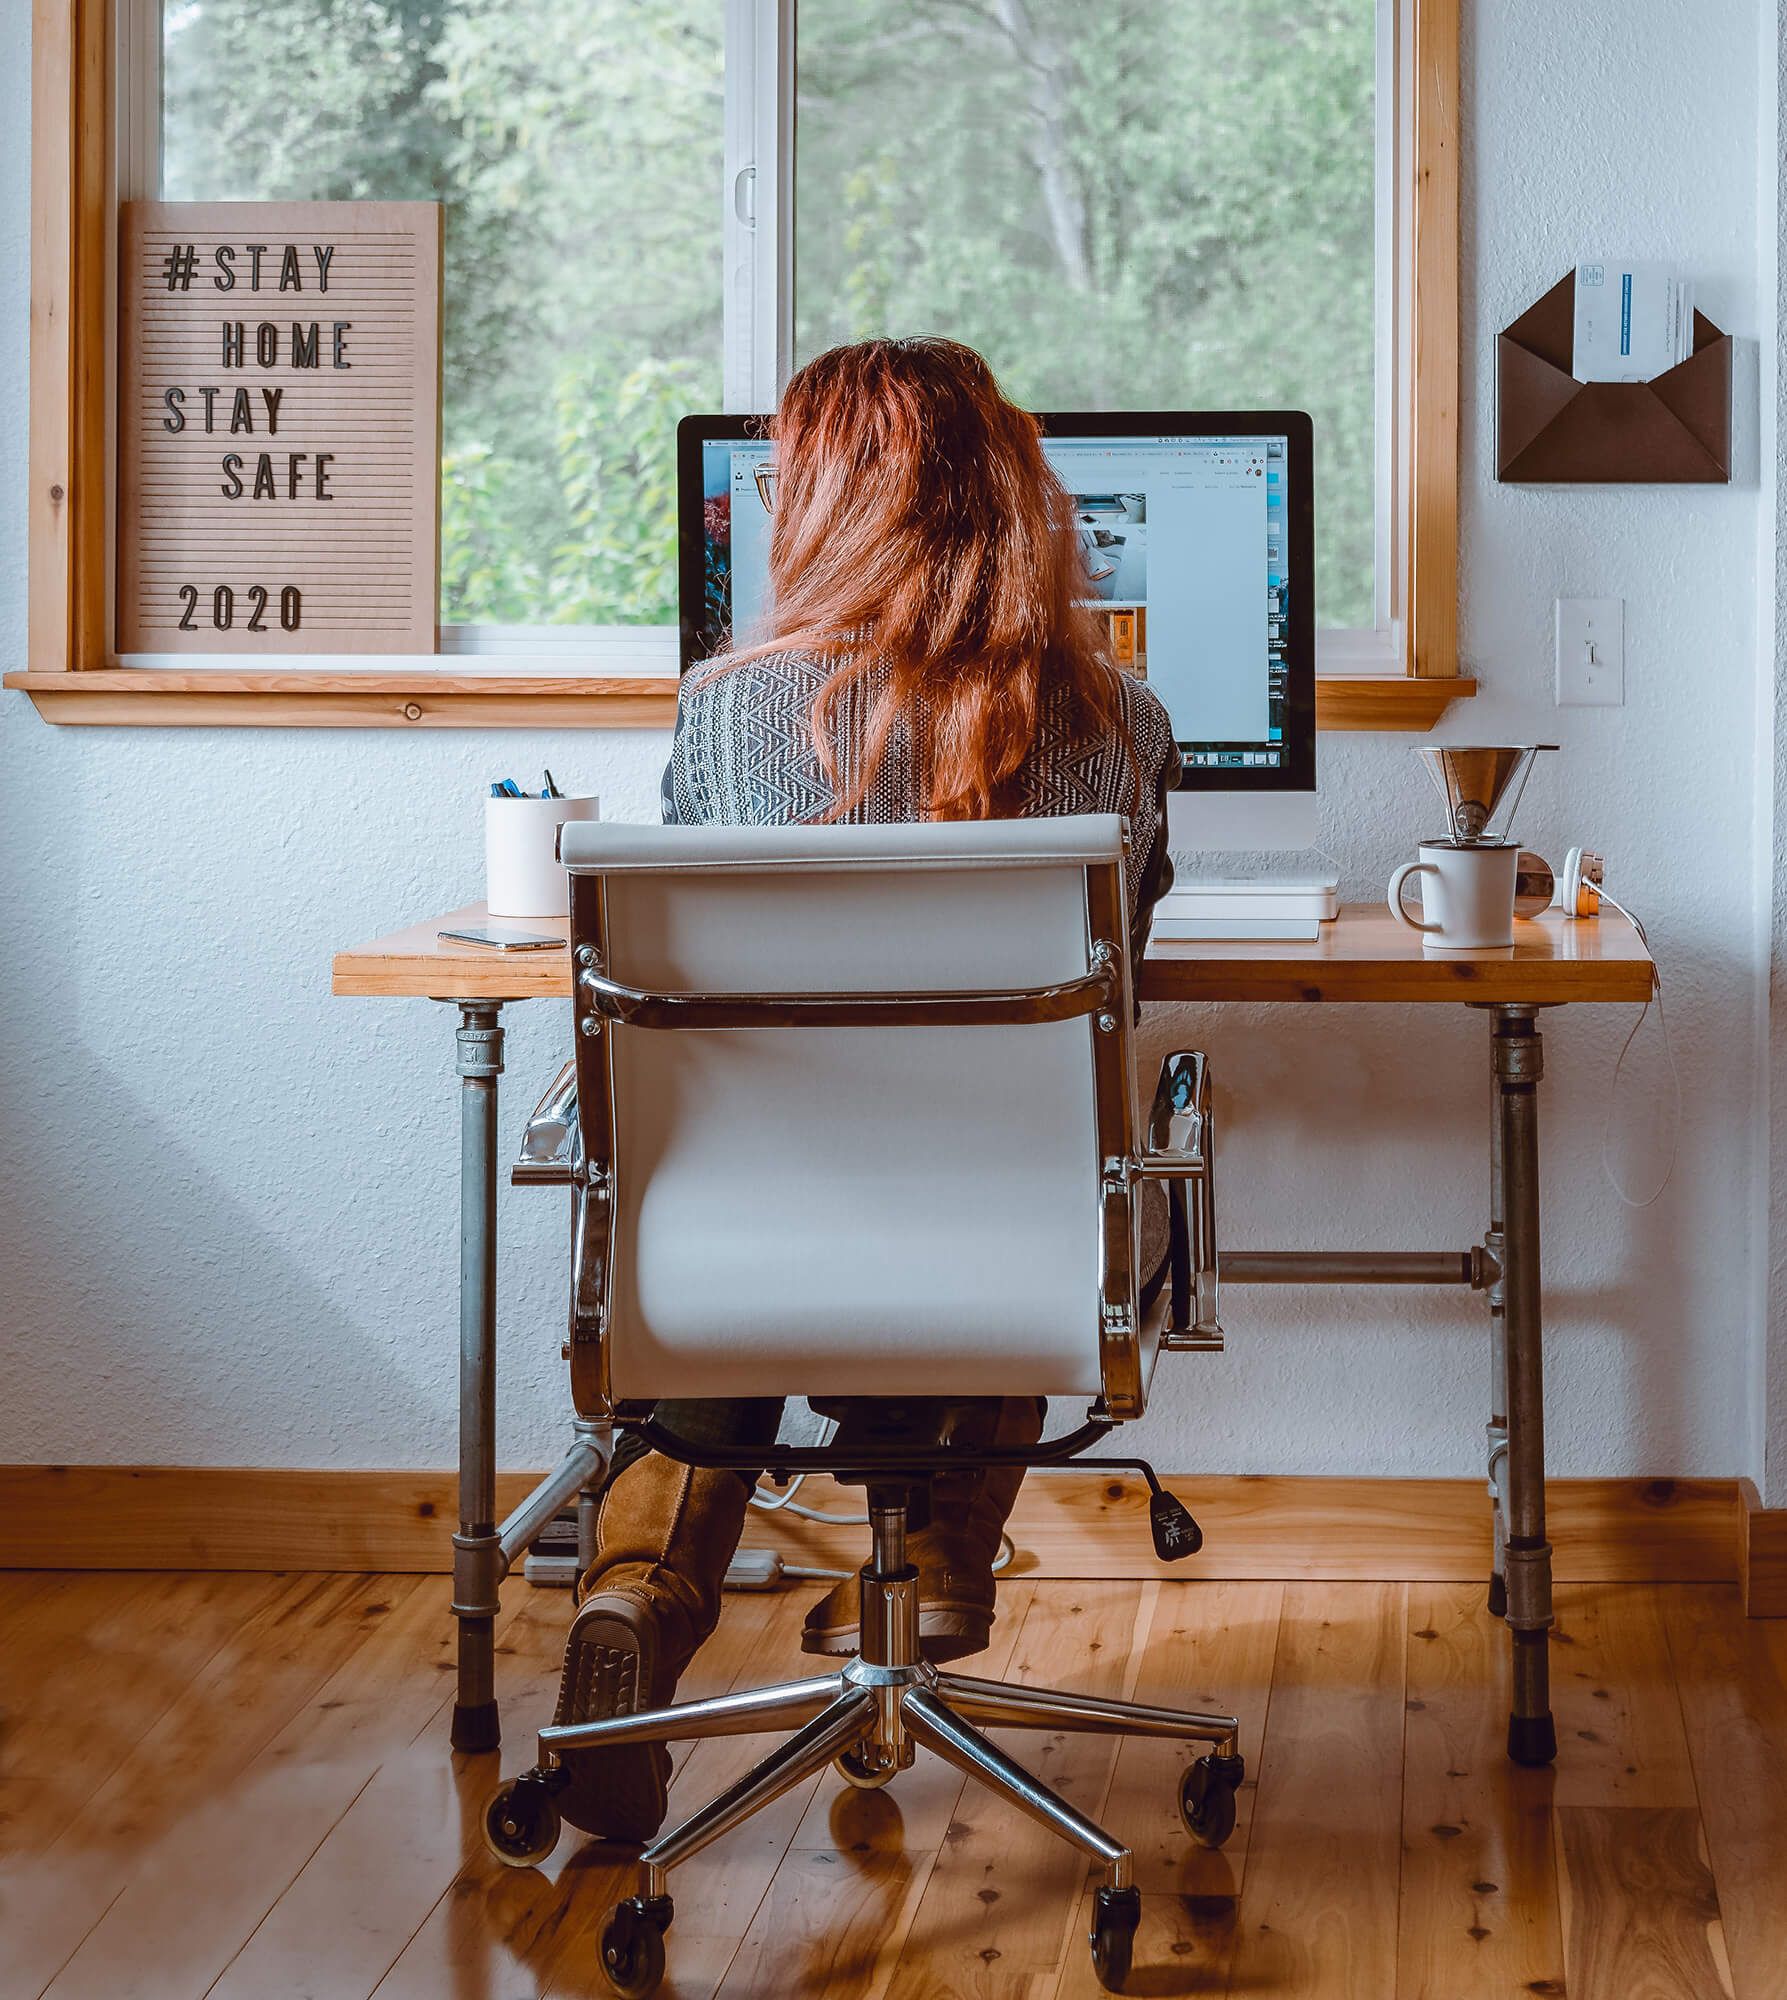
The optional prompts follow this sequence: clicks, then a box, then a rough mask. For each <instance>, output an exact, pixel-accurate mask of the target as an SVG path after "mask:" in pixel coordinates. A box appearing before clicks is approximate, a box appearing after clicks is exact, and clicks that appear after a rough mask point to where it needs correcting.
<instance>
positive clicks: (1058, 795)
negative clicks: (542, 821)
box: [663, 653, 1179, 973]
mask: <svg viewBox="0 0 1787 2000" xmlns="http://www.w3.org/2000/svg"><path fill="white" fill-rule="evenodd" d="M828 672H829V668H828V667H827V665H826V663H825V662H824V661H822V660H819V659H815V658H813V657H812V656H811V655H808V654H803V653H774V654H770V655H768V656H766V657H765V658H762V659H758V660H751V661H748V662H747V663H746V664H745V665H744V666H742V667H735V668H733V669H731V670H730V671H729V672H726V673H723V674H717V675H705V676H704V675H703V674H702V673H701V672H700V671H699V670H697V671H696V672H694V673H691V674H690V675H688V676H687V678H685V680H684V681H683V685H682V693H681V698H680V700H679V701H678V703H677V711H676V739H675V743H674V745H673V746H672V749H671V754H670V763H669V766H668V768H667V769H666V770H665V773H664V785H663V801H664V821H665V824H666V825H718V826H795V825H802V824H808V823H812V822H814V821H817V820H819V819H821V818H822V817H823V816H824V815H825V814H826V813H827V812H828V811H829V810H830V809H831V806H832V804H833V801H834V797H835V794H834V793H833V790H832V787H831V785H830V783H829V782H828V780H827V778H826V775H825V771H824V767H823V766H822V765H821V764H820V762H819V757H818V753H817V752H816V751H815V749H814V747H813V733H812V713H813V701H814V698H815V697H816V696H817V694H818V692H819V689H820V687H821V686H822V685H823V683H824V681H825V679H826V677H827V674H828ZM883 684H884V683H883V677H882V675H880V674H877V673H870V674H867V675H864V676H862V677H861V678H860V679H859V680H858V681H856V682H855V683H854V684H853V686H852V687H851V689H850V690H849V691H848V692H847V693H846V695H845V697H844V699H843V700H842V701H841V702H840V703H839V705H838V709H837V711H836V731H837V759H838V764H839V767H840V776H841V777H842V778H843V780H844V783H845V786H846V789H849V788H851V787H852V784H853V780H854V778H855V774H856V771H857V769H858V767H859V760H860V757H861V754H862V747H863V744H864V741H865V739H866V736H867V730H868V721H869V716H870V714H871V712H872V710H873V707H874V703H875V698H876V696H877V695H878V694H879V693H880V691H881V687H882V685H883ZM1123 722H1124V726H1125V729H1126V730H1127V732H1128V737H1129V742H1128V743H1125V741H1124V740H1123V737H1122V736H1121V735H1120V734H1119V733H1117V732H1116V731H1112V732H1110V733H1109V734H1107V735H1104V736H1101V737H1096V738H1090V739H1088V738H1084V737H1076V735H1075V733H1074V731H1073V730H1072V728H1071V727H1070V726H1069V718H1068V714H1067V703H1066V702H1065V700H1059V699H1058V700H1056V701H1055V702H1054V703H1052V704H1051V705H1050V706H1049V707H1048V708H1045V711H1044V714H1043V721H1042V728H1041V731H1040V733H1039V734H1038V736H1037V740H1036V745H1035V748H1034V749H1033V750H1032V752H1031V754H1030V757H1029V760H1028V761H1027V762H1026V764H1025V765H1024V768H1023V770H1022V772H1021V773H1020V774H1019V778H1018V784H1017V791H1018V796H1019V799H1020V801H1021V803H1020V805H1019V808H1018V815H1017V816H1018V817H1019V818H1021V819H1044V818H1055V817H1059V816H1061V815H1063V814H1068V813H1103V812H1115V813H1122V814H1124V815H1125V816H1126V817H1127V818H1128V820H1129V823H1130V834H1131V842H1130V849H1129V856H1128V860H1127V862H1126V877H1127V887H1128V890H1129V917H1130V943H1131V948H1132V951H1133V954H1134V958H1135V964H1136V969H1137V971H1138V973H1139V971H1140V967H1141V955H1142V951H1143V948H1144V946H1145V945H1146V943H1147V935H1148V924H1149V920H1150V918H1151V917H1152V915H1153V912H1154V905H1155V903H1156V902H1158V901H1159V899H1160V898H1161V897H1162V896H1163V895H1165V893H1166V892H1167V890H1168V889H1169V888H1170V887H1171V886H1172V880H1173V869H1172V863H1171V861H1170V860H1169V858H1168V855H1167V826H1166V799H1167V793H1168V792H1169V791H1170V790H1171V789H1172V787H1173V785H1174V783H1175V781H1176V780H1177V778H1178V775H1179V752H1178V749H1177V746H1176V745H1175V744H1174V742H1173V730H1172V724H1171V723H1170V722H1169V721H1168V719H1167V713H1166V710H1165V708H1164V707H1163V706H1162V704H1161V701H1160V697H1159V696H1158V695H1156V694H1155V693H1154V691H1153V690H1152V689H1151V688H1149V687H1148V686H1147V685H1146V683H1144V682H1142V681H1139V680H1136V679H1134V678H1132V677H1131V676H1129V675H1125V676H1124V677H1123ZM1131 746H1133V749H1134V757H1133V760H1132V758H1131V755H1130V749H1131ZM843 817H844V818H845V819H847V820H850V821H860V822H868V823H873V824H882V823H886V822H900V821H908V820H920V819H923V818H924V817H925V799H924V789H923V784H922V780H921V776H920V773H919V772H918V770H917V768H916V765H915V760H914V757H913V754H912V743H911V739H910V736H909V734H908V732H907V731H906V730H905V729H904V728H903V727H902V728H899V729H896V730H895V731H894V733H893V734H892V736H891V737H890V738H889V740H888V745H887V752H886V755H885V756H884V757H883V759H882V762H881V767H880V769H879V770H878V771H877V772H876V774H875V779H874V782H873V783H872V784H871V785H870V786H869V788H868V791H867V792H866V793H865V795H864V796H863V798H862V799H861V801H860V802H859V803H858V804H857V805H856V806H855V807H853V808H852V809H851V811H850V812H848V813H847V814H845V815H843Z"/></svg>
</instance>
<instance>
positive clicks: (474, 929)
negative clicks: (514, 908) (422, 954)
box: [439, 924, 565, 951]
mask: <svg viewBox="0 0 1787 2000" xmlns="http://www.w3.org/2000/svg"><path fill="white" fill-rule="evenodd" d="M439 935H440V941H441V943H442V944H476V945H482V946H483V947H484V948H485V949H486V950H487V951H563V950H564V948H565V940H564V939H563V938H562V937H542V936H541V935H540V933H539V932H538V931H524V930H521V929H519V928H517V926H516V925H514V924H474V925H472V926H470V927H468V928H467V929H465V930H462V931H442V932H440V934H439Z"/></svg>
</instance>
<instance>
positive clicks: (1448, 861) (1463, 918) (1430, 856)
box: [1389, 840, 1520, 951]
mask: <svg viewBox="0 0 1787 2000" xmlns="http://www.w3.org/2000/svg"><path fill="white" fill-rule="evenodd" d="M1419 853H1420V859H1419V860H1417V861H1405V862H1404V863H1403V864H1402V866H1401V867H1400V868H1398V869H1397V871H1396V873H1395V874H1394V875H1392V876H1391V877H1390V891H1389V904H1390V914H1391V915H1392V916H1393V917H1395V918H1396V920H1397V921H1398V922H1399V923H1404V924H1407V925H1408V927H1409V929H1410V930H1412V931H1419V932H1420V933H1421V941H1422V943H1423V944H1426V945H1431V946H1433V947H1434V949H1436V950H1439V951H1487V950H1493V949H1494V948H1495V947H1496V946H1498V945H1509V944H1512V943H1513V942H1514V884H1515V879H1516V877H1517V875H1518V873H1519V868H1520V849H1519V848H1518V847H1517V846H1515V845H1514V844H1513V843H1512V842H1510V843H1509V844H1508V845H1507V846H1505V847H1503V846H1487V845H1486V846H1481V847H1460V846H1458V845H1456V844H1455V843H1453V842H1452V841H1449V840H1424V841H1422V842H1421V845H1420V850H1419ZM1411 876H1420V877H1421V878H1422V882H1421V916H1422V918H1423V919H1424V920H1425V921H1422V922H1417V921H1416V919H1415V918H1413V917H1411V916H1410V915H1409V913H1408V911H1407V910H1406V909H1404V908H1403V903H1402V885H1403V884H1404V883H1405V882H1406V881H1408V879H1409V878H1410V877H1411Z"/></svg>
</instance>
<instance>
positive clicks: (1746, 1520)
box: [1737, 1479, 1787, 1618]
mask: <svg viewBox="0 0 1787 2000" xmlns="http://www.w3.org/2000/svg"><path fill="white" fill-rule="evenodd" d="M1737 1505H1738V1515H1739V1520H1738V1545H1737V1578H1738V1582H1739V1583H1740V1584H1741V1585H1742V1586H1743V1593H1744V1609H1745V1610H1746V1611H1747V1612H1748V1613H1749V1614H1750V1616H1751V1617H1752V1618H1787V1507H1765V1506H1763V1504H1762V1495H1761V1494H1760V1493H1758V1492H1757V1491H1756V1486H1755V1482H1754V1481H1753V1480H1749V1479H1740V1480H1739V1481H1738V1482H1737Z"/></svg>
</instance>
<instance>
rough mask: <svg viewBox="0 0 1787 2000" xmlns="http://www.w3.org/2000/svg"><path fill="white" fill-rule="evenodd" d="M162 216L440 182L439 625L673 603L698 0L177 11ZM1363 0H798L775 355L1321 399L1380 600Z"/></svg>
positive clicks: (1338, 607) (1352, 585) (1227, 402)
mask: <svg viewBox="0 0 1787 2000" xmlns="http://www.w3.org/2000/svg"><path fill="white" fill-rule="evenodd" d="M166 4H167V17H166V18H167V31H166V49H167V59H166V114H165V126H166V170H165V183H164V184H165V189H166V192H167V194H168V195H169V196H170V197H171V198H176V199H179V198H191V199H224V198H229V197H240V198H256V199H298V198H307V197H308V198H317V197H321V198H338V199H339V198H369V197H385V198H388V199H438V200H441V201H444V202H445V203H446V204H447V217H448V219H447V263H446V297H447V315H446V330H445V348H446V361H445V369H446V373H445V396H444V408H443V428H444V433H445V450H444V456H443V463H442V479H443V484H442V499H441V516H442V539H443V547H442V575H443V583H442V616H443V617H444V618H445V619H447V620H449V621H454V622H460V621H471V620H487V621H493V622H514V623H522V622H540V621H542V620H548V621H551V622H554V623H564V624H575V623H632V622H646V623H660V622H664V621H666V620H669V619H672V618H674V616H675V612H676V567H675V463H674V435H675V423H676V419H677V417H678V416H680V415H682V414H683V413H684V412H685V411H687V410H690V409H697V408H703V407H706V408H714V407H717V405H718V402H719V391H720V337H721V328H720V318H721V256H720V205H721V197H722V189H721V126H722V109H723V99H722V46H721V25H722V8H721V5H720V0H166ZM1374 18H1375V6H1374V4H1373V0H1109V4H1107V5H1105V6H1102V7H1099V8H1093V9H1087V8H1083V7H1076V6H1070V5H1069V4H1067V0H801V15H800V37H801V39H800V51H801V66H800V86H801V99H800V107H799V134H800V143H799V155H798V162H797V165H798V176H799V179H798V209H797V214H798V243H797V260H798V268H799V274H800V277H799V290H798V295H797V299H796V308H797V344H798V346H799V349H800V351H801V352H802V353H810V352H813V351H815V350H816V349H817V348H819V347H821V346H824V345H826V344H828V343H829V342H831V341H834V340H840V339H850V338H855V337H859V336H861V335H863V334H866V333H880V332H914V331H919V330H931V331H939V332H946V333H951V334H954V335H956V336H957V337H958V338H961V339H964V340H967V341H970V342H971V343H973V344H974V345H975V346H977V347H980V348H982V349H983V350H984V351H985V352H986V353H987V355H988V356H989V358H990V359H991V360H992V361H993V363H994V365H995V367H996V368H997V369H998V371H999V373H1000V375H1001V377H1002V379H1003V380H1004V381H1005V383H1006V385H1007V387H1008V388H1009V389H1010V390H1011V391H1012V393H1014V394H1015V395H1017V396H1019V397H1020V398H1022V399H1024V400H1027V401H1029V402H1031V403H1032V404H1034V405H1035V406H1037V407H1040V408H1048V407H1066V408H1071V407H1073V406H1075V405H1078V406H1080V407H1082V408H1084V407H1093V408H1098V407H1122V406H1128V407H1131V408H1150V407H1159V408H1173V407H1203V408H1222V407H1225V406H1243V407H1245V406H1249V405H1251V406H1270V405H1274V404H1284V403H1288V404H1294V405H1298V406H1300V407H1303V408H1307V409H1309V410H1310V411H1311V412H1312V413H1313V414H1314V416H1315V419H1316V435H1317V439H1318V481H1319V490H1320V500H1321V506H1320V510H1319V513H1318V521H1319V523H1320V529H1319V546H1318V560H1319V601H1320V616H1321V620H1322V622H1323V623H1324V624H1354V623H1365V622H1369V619H1370V616H1371V554H1372V505H1371V502H1372V447H1373V439H1372V341H1373V297H1372V226H1373V204H1372V144H1373V80H1374V54H1373V24H1374Z"/></svg>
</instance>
